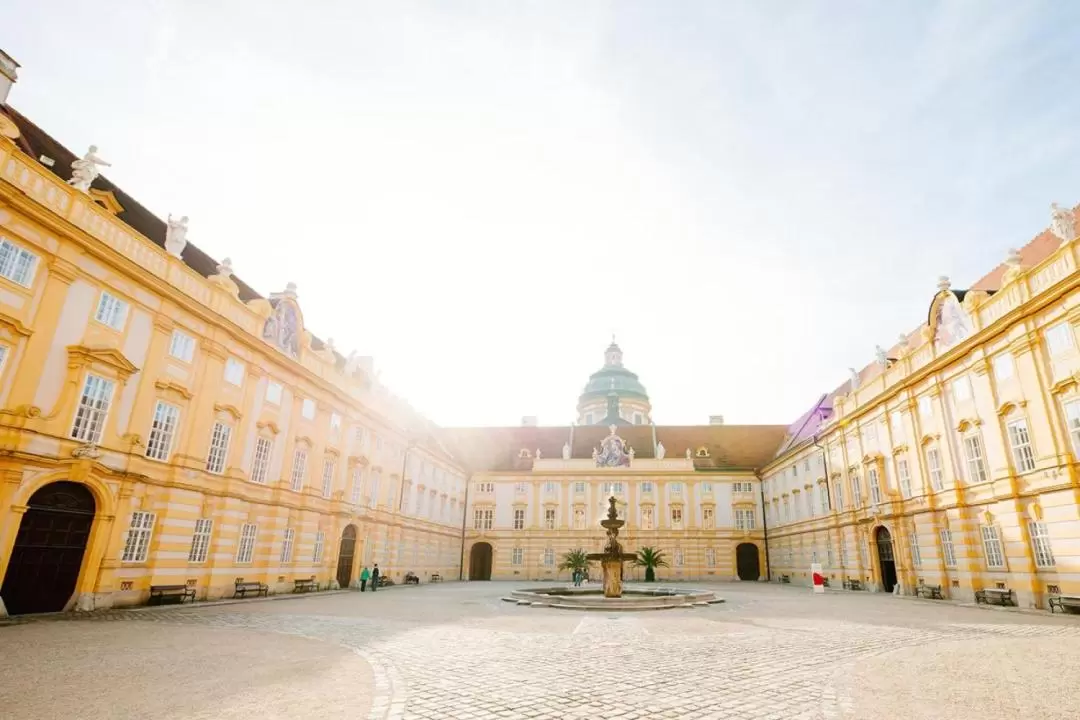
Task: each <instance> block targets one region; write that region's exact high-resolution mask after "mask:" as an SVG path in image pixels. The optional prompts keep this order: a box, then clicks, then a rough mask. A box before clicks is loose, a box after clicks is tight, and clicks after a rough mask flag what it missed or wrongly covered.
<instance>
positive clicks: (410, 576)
mask: <svg viewBox="0 0 1080 720" xmlns="http://www.w3.org/2000/svg"><path fill="white" fill-rule="evenodd" d="M405 584H406V585H419V584H420V578H419V577H418V576H417V575H416V573H414V572H413V571H411V570H410V571H409V572H407V573H405Z"/></svg>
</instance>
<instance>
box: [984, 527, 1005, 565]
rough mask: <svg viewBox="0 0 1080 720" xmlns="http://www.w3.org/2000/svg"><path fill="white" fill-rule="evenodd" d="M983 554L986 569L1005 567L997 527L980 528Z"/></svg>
mask: <svg viewBox="0 0 1080 720" xmlns="http://www.w3.org/2000/svg"><path fill="white" fill-rule="evenodd" d="M982 541H983V554H984V557H985V558H986V567H988V568H1003V567H1005V556H1004V554H1003V553H1002V551H1001V537H1000V536H999V535H998V530H997V527H995V526H993V525H983V526H982Z"/></svg>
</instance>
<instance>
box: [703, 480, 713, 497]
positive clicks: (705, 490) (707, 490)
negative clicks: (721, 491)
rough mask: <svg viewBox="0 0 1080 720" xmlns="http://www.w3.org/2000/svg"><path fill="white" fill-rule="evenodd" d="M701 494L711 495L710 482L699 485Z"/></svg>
mask: <svg viewBox="0 0 1080 720" xmlns="http://www.w3.org/2000/svg"><path fill="white" fill-rule="evenodd" d="M701 492H703V493H709V494H711V493H712V483H711V482H703V483H701Z"/></svg>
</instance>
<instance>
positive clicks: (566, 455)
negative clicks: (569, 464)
mask: <svg viewBox="0 0 1080 720" xmlns="http://www.w3.org/2000/svg"><path fill="white" fill-rule="evenodd" d="M562 459H563V460H569V459H570V443H563V446H562Z"/></svg>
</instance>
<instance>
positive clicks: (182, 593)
mask: <svg viewBox="0 0 1080 720" xmlns="http://www.w3.org/2000/svg"><path fill="white" fill-rule="evenodd" d="M189 598H190V599H191V602H195V588H193V587H188V586H187V585H151V586H150V602H149V603H148V604H149V605H162V604H164V603H165V602H178V603H180V604H181V605H183V604H184V601H185V600H187V599H189Z"/></svg>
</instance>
